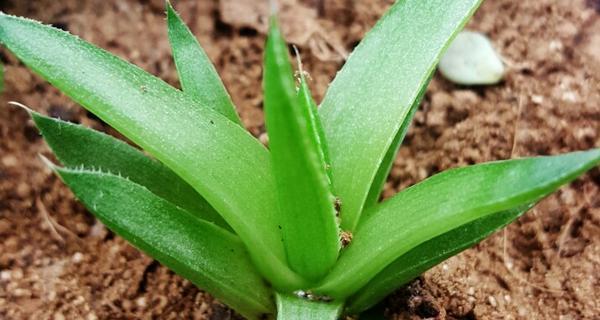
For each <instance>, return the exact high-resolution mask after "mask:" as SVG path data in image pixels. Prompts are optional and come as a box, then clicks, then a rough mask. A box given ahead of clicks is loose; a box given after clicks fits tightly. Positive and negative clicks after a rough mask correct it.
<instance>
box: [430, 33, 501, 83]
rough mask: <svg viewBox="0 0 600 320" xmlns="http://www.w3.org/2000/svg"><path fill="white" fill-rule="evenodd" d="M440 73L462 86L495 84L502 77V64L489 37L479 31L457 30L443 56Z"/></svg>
mask: <svg viewBox="0 0 600 320" xmlns="http://www.w3.org/2000/svg"><path fill="white" fill-rule="evenodd" d="M439 69H440V72H441V73H442V75H444V77H446V78H447V79H448V80H450V81H452V82H455V83H458V84H462V85H489V84H496V83H498V82H500V80H502V77H503V76H504V65H503V63H502V60H501V59H500V56H499V55H498V53H496V51H495V50H494V48H493V47H492V44H491V42H490V40H489V39H488V38H487V37H486V36H485V35H483V34H482V33H479V32H473V31H463V32H461V33H459V34H458V35H457V36H456V38H455V39H454V41H453V42H452V44H450V46H449V47H448V50H447V51H446V53H445V54H444V55H443V56H442V59H441V60H440V66H439Z"/></svg>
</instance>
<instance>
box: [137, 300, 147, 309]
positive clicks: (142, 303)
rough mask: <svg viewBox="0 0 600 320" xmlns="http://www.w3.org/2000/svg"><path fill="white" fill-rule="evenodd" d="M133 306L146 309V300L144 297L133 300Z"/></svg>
mask: <svg viewBox="0 0 600 320" xmlns="http://www.w3.org/2000/svg"><path fill="white" fill-rule="evenodd" d="M135 304H136V305H137V306H138V307H139V308H142V309H143V308H145V307H146V298H145V297H139V298H137V299H136V300H135Z"/></svg>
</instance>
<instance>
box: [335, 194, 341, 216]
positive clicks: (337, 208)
mask: <svg viewBox="0 0 600 320" xmlns="http://www.w3.org/2000/svg"><path fill="white" fill-rule="evenodd" d="M333 207H334V208H335V211H336V213H337V215H339V214H340V212H341V211H342V199H340V198H338V197H336V198H335V201H334V202H333Z"/></svg>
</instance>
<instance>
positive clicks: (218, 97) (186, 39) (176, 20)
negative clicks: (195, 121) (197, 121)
mask: <svg viewBox="0 0 600 320" xmlns="http://www.w3.org/2000/svg"><path fill="white" fill-rule="evenodd" d="M167 25H168V27H169V42H170V44H171V50H172V51H173V58H174V60H175V66H176V67H177V73H178V74H179V81H180V82H181V87H182V88H183V92H185V93H186V94H189V95H190V96H191V97H192V98H194V99H196V100H197V101H198V102H199V103H200V104H201V105H202V106H206V107H211V108H213V109H215V110H216V111H218V112H219V113H221V114H222V115H224V116H226V117H227V118H229V119H230V120H231V121H233V122H235V123H237V124H241V123H242V122H241V121H240V117H239V116H238V114H237V112H236V111H235V106H234V105H233V102H232V101H231V97H229V94H228V93H227V90H226V89H225V86H224V85H223V82H222V81H221V78H219V74H218V73H217V70H215V67H214V66H213V64H212V63H211V62H210V59H209V58H208V56H207V55H206V53H205V52H204V50H203V49H202V47H201V46H200V44H199V43H198V40H196V37H194V35H193V34H192V32H191V31H190V29H189V28H188V27H187V26H186V25H185V23H184V22H183V20H181V17H179V15H178V14H177V12H175V10H174V9H173V6H171V3H170V2H168V1H167Z"/></svg>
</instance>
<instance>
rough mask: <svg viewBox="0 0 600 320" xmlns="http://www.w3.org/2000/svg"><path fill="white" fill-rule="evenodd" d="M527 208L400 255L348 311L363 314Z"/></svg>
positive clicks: (485, 220)
mask: <svg viewBox="0 0 600 320" xmlns="http://www.w3.org/2000/svg"><path fill="white" fill-rule="evenodd" d="M532 206H533V205H527V206H524V207H519V208H515V209H511V210H507V211H503V212H499V213H494V214H491V215H488V216H485V217H483V218H481V219H478V220H475V221H473V222H469V223H467V224H465V225H463V226H460V227H458V228H456V229H453V230H451V231H449V232H446V233H444V234H442V235H439V236H437V237H435V238H433V239H431V240H428V241H426V242H424V243H422V244H420V245H418V246H417V247H415V248H413V249H411V250H410V251H408V252H407V253H405V254H403V255H402V256H400V258H398V259H396V260H395V261H394V262H393V263H392V264H390V265H389V266H387V267H386V268H385V269H383V270H382V271H381V272H379V273H378V274H377V275H376V276H375V277H374V278H373V279H371V280H370V281H369V283H368V284H367V285H366V286H364V287H363V288H361V289H360V290H359V291H358V292H357V293H356V294H355V295H354V296H352V297H351V298H350V299H349V300H348V312H349V313H351V314H353V313H359V312H362V311H364V310H366V309H368V308H371V307H372V306H374V305H375V304H377V303H378V302H379V301H380V300H381V299H383V298H384V297H385V296H387V295H388V294H390V293H392V292H393V291H394V290H396V289H398V288H400V286H402V285H404V284H406V283H408V282H409V281H411V280H412V279H414V278H416V277H418V276H419V275H420V274H422V273H423V272H425V271H427V270H428V269H430V268H431V267H433V266H435V265H437V264H438V263H440V262H442V261H444V260H446V259H448V258H450V257H452V256H454V255H456V254H458V253H459V252H461V251H463V250H465V249H468V248H469V247H471V246H473V245H475V244H476V243H478V242H480V241H481V240H483V239H485V238H487V237H488V236H489V235H491V234H492V233H494V232H495V231H496V230H498V229H500V228H502V227H504V226H506V225H507V224H509V223H510V222H512V221H513V220H515V219H517V218H518V217H519V216H521V215H522V214H523V213H525V211H527V210H528V209H529V208H531V207H532Z"/></svg>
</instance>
